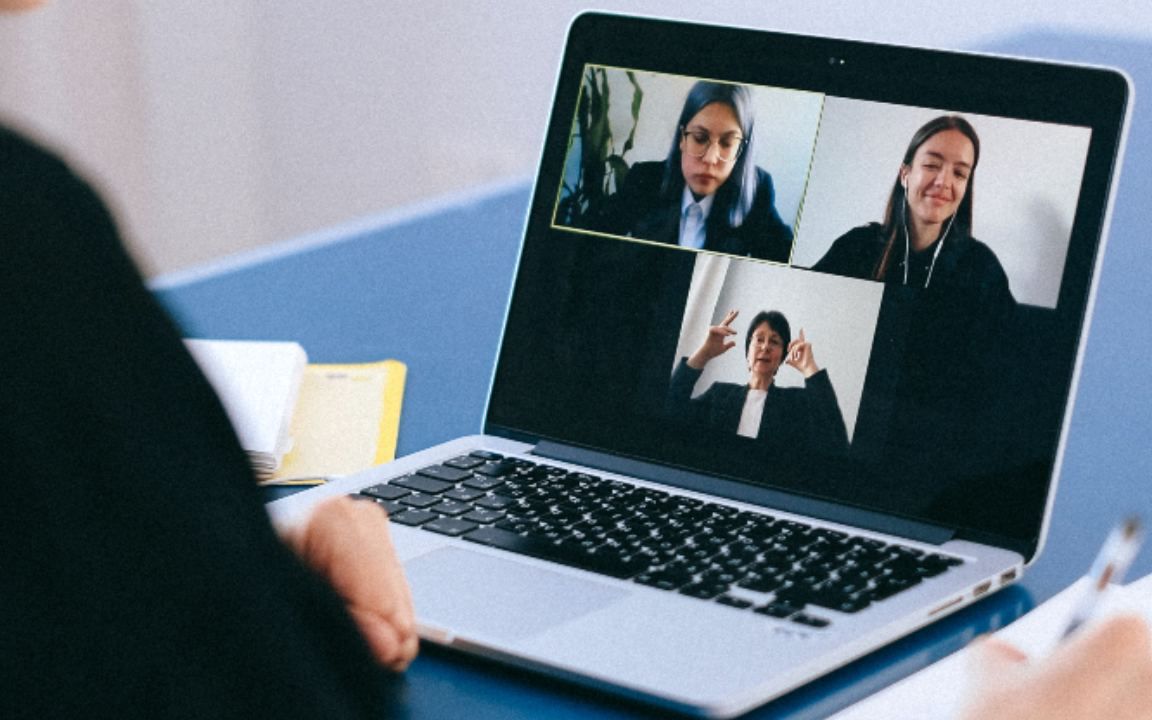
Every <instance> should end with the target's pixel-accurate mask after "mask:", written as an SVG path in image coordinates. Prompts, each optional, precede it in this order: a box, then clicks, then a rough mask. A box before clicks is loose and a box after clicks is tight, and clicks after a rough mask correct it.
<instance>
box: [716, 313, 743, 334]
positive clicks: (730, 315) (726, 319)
mask: <svg viewBox="0 0 1152 720" xmlns="http://www.w3.org/2000/svg"><path fill="white" fill-rule="evenodd" d="M739 314H740V311H739V310H729V311H728V313H727V314H726V315H724V319H723V320H721V321H720V324H721V325H722V326H724V327H728V326H729V325H731V324H732V321H733V320H735V319H736V316H737V315H739ZM732 332H736V331H735V330H733V331H732Z"/></svg>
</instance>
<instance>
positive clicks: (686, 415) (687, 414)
mask: <svg viewBox="0 0 1152 720" xmlns="http://www.w3.org/2000/svg"><path fill="white" fill-rule="evenodd" d="M701 374H703V371H702V370H697V369H695V368H693V367H691V366H690V365H688V359H687V358H680V361H679V362H678V363H676V369H675V370H673V371H672V379H671V380H670V381H669V383H668V396H667V398H666V401H665V408H666V410H667V412H668V414H669V415H672V416H673V417H676V418H679V419H680V420H683V421H685V422H701V421H702V420H703V419H704V417H703V415H702V413H701V404H702V403H701V401H700V400H699V399H696V400H693V399H692V388H694V387H695V386H696V381H697V380H699V379H700V375H701Z"/></svg>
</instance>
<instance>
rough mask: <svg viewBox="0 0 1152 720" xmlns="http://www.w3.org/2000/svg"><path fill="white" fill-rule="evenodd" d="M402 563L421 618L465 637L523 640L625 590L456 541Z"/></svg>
mask: <svg viewBox="0 0 1152 720" xmlns="http://www.w3.org/2000/svg"><path fill="white" fill-rule="evenodd" d="M404 569H405V571H406V572H407V574H408V579H409V581H410V583H411V585H412V600H413V602H414V604H415V605H416V615H417V617H418V618H419V619H420V621H421V622H422V623H429V624H431V625H434V626H437V627H441V628H444V629H445V630H449V631H451V632H452V633H453V634H458V635H462V636H465V637H469V636H474V637H484V638H491V639H504V640H523V639H525V638H528V637H531V636H533V635H535V634H537V633H539V632H542V631H544V630H547V629H548V628H551V627H555V626H556V625H559V624H560V623H564V622H567V621H569V620H571V619H573V618H577V617H580V616H581V615H586V614H587V613H590V612H592V611H594V610H598V609H599V608H602V607H605V606H606V605H609V604H611V603H613V602H615V601H617V600H619V599H621V598H623V597H626V596H627V595H628V591H627V590H624V589H619V588H613V587H608V586H605V585H601V584H599V583H596V582H591V581H584V580H581V579H579V578H574V577H570V576H568V575H562V574H561V573H558V572H553V571H551V570H547V569H544V568H538V567H532V566H529V565H521V564H520V563H517V562H515V561H512V560H502V559H500V558H497V557H493V556H491V555H488V554H485V553H480V552H473V551H470V550H467V549H464V548H457V547H446V548H440V549H439V550H433V551H432V552H430V553H427V554H425V555H421V556H419V557H416V558H413V559H412V560H409V561H408V562H407V563H405V564H404Z"/></svg>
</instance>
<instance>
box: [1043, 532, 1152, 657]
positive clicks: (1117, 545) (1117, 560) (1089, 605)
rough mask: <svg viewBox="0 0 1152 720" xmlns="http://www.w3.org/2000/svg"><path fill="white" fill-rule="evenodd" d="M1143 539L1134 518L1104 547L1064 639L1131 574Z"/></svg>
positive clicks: (1088, 617)
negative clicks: (1111, 589) (1112, 589)
mask: <svg viewBox="0 0 1152 720" xmlns="http://www.w3.org/2000/svg"><path fill="white" fill-rule="evenodd" d="M1143 539H1144V532H1143V528H1142V527H1141V524H1140V518H1138V517H1130V518H1128V519H1126V520H1125V521H1124V522H1122V523H1121V524H1119V525H1117V526H1116V527H1115V528H1113V529H1112V532H1111V533H1109V534H1108V538H1107V539H1106V540H1105V541H1104V545H1102V546H1101V547H1100V553H1099V555H1097V556H1096V562H1094V563H1092V567H1091V569H1090V570H1089V571H1088V579H1089V583H1088V587H1087V588H1085V589H1084V595H1083V596H1081V598H1080V602H1079V604H1077V606H1076V610H1075V611H1074V612H1073V613H1072V618H1071V619H1070V620H1069V621H1068V626H1067V627H1066V628H1065V629H1064V635H1063V637H1065V638H1067V637H1068V636H1069V635H1071V634H1072V633H1074V632H1076V630H1077V629H1079V628H1080V626H1081V625H1083V624H1084V623H1085V622H1087V621H1088V620H1089V619H1090V618H1091V617H1092V613H1093V612H1094V611H1095V610H1096V606H1097V605H1098V604H1099V602H1100V598H1101V597H1102V596H1103V594H1104V591H1105V590H1107V589H1108V586H1109V585H1110V584H1112V583H1119V582H1121V581H1122V580H1123V579H1124V574H1125V573H1127V572H1128V566H1130V565H1131V564H1132V560H1133V559H1134V558H1135V557H1136V552H1137V551H1138V550H1139V549H1140V543H1141V541H1142V540H1143Z"/></svg>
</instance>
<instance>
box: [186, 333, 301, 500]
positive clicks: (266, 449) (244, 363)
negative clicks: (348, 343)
mask: <svg viewBox="0 0 1152 720" xmlns="http://www.w3.org/2000/svg"><path fill="white" fill-rule="evenodd" d="M184 342H185V344H186V345H187V346H188V350H189V351H190V352H191V353H192V357H193V358H195V360H196V362H197V364H198V365H200V369H201V370H203V371H204V375H205V376H207V378H208V382H210V383H212V387H213V388H214V389H215V390H216V394H217V395H219V396H220V401H221V403H223V405H224V410H225V411H226V412H227V413H228V418H229V419H230V420H231V421H232V426H233V427H234V428H235V430H236V435H237V437H239V438H240V446H241V447H243V448H244V450H246V451H247V452H248V457H249V459H250V460H251V461H252V468H253V469H254V470H255V471H256V476H257V477H258V478H261V479H265V478H269V477H271V476H272V473H274V472H276V470H277V469H279V467H280V461H281V460H282V459H283V457H284V455H285V454H286V453H287V452H288V451H289V450H290V449H291V448H292V438H291V435H290V434H289V427H290V424H291V422H292V414H293V411H294V410H295V408H296V398H297V397H298V395H299V393H300V381H301V379H302V378H303V377H304V367H305V366H306V365H307V364H308V356H307V355H306V354H305V352H304V348H302V347H300V345H299V344H297V343H294V342H261V341H248V340H185V341H184Z"/></svg>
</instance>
